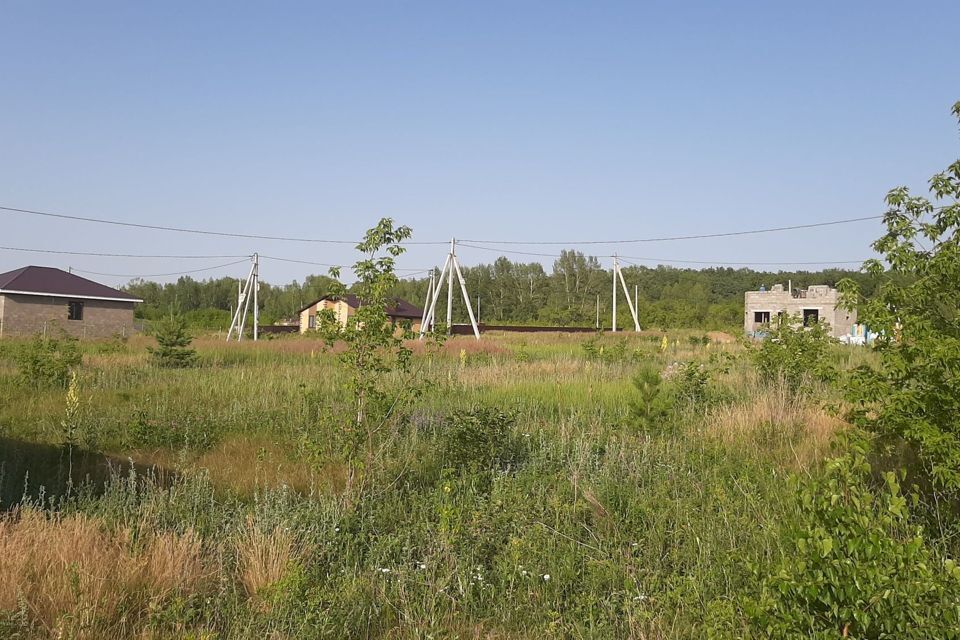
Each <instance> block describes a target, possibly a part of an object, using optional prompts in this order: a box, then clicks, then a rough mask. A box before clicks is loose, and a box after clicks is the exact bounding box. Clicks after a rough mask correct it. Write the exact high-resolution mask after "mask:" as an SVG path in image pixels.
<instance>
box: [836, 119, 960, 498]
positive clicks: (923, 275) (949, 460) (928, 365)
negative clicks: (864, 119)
mask: <svg viewBox="0 0 960 640" xmlns="http://www.w3.org/2000/svg"><path fill="white" fill-rule="evenodd" d="M953 114H954V116H956V117H957V118H958V119H960V102H958V103H957V104H955V105H954V106H953ZM930 192H931V193H932V194H933V198H934V200H933V201H931V200H929V199H927V198H925V197H922V196H914V195H912V194H911V193H910V192H909V191H908V190H907V188H906V187H899V188H896V189H894V190H892V191H891V192H890V193H889V194H887V204H888V205H889V210H888V211H887V213H886V215H885V216H884V223H885V224H886V227H887V232H886V234H884V235H883V236H882V237H881V238H880V239H879V240H877V241H876V242H874V243H873V248H874V249H876V251H877V252H878V253H880V254H881V255H882V257H883V260H885V261H886V263H887V265H888V271H885V269H884V266H883V264H882V263H881V262H880V261H879V260H870V261H868V262H867V263H866V264H865V265H864V266H865V269H866V270H867V271H868V272H870V273H871V274H872V275H874V276H875V277H876V278H878V279H880V280H881V284H880V286H879V288H878V289H877V290H876V292H875V294H874V295H873V296H871V297H870V298H869V299H867V298H864V296H863V295H862V293H861V291H860V289H859V288H858V287H857V285H856V284H855V283H853V282H852V281H850V280H845V281H843V282H842V283H841V288H842V290H843V292H844V295H845V299H846V302H847V304H848V305H849V306H855V307H856V308H857V310H858V315H859V318H860V320H861V322H865V323H866V324H867V326H869V328H870V330H871V331H874V332H878V333H879V337H878V339H877V342H876V349H877V351H878V352H879V354H880V366H879V367H878V368H876V369H871V368H868V367H861V368H860V369H858V370H857V371H856V372H855V375H854V376H853V378H852V380H851V383H850V384H849V385H848V399H849V400H850V401H851V402H852V403H853V406H854V408H853V410H852V412H851V415H850V418H851V420H852V421H853V422H854V423H855V424H857V425H858V426H861V427H864V428H866V429H869V430H871V431H873V432H875V433H879V434H882V435H886V436H893V437H894V438H896V439H901V441H905V442H906V443H909V444H910V445H911V446H912V448H913V449H914V452H915V453H916V454H917V455H918V456H919V459H920V461H921V462H922V463H923V465H924V467H925V470H926V471H927V472H928V474H929V476H930V478H931V479H932V480H933V482H934V484H935V485H936V486H937V487H939V488H940V489H946V490H947V491H948V492H950V493H951V494H952V495H954V496H957V495H960V393H958V389H960V311H958V310H960V203H958V199H960V160H958V161H956V162H954V163H953V164H951V165H950V166H949V167H948V168H947V169H946V170H945V171H944V172H942V173H938V174H937V175H935V176H933V178H931V179H930Z"/></svg>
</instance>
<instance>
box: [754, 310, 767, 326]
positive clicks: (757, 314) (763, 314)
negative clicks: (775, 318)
mask: <svg viewBox="0 0 960 640" xmlns="http://www.w3.org/2000/svg"><path fill="white" fill-rule="evenodd" d="M753 321H754V323H756V324H770V312H769V311H754V312H753Z"/></svg>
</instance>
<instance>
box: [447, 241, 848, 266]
mask: <svg viewBox="0 0 960 640" xmlns="http://www.w3.org/2000/svg"><path fill="white" fill-rule="evenodd" d="M457 246H458V247H467V248H469V249H479V250H481V251H493V252H495V253H507V254H513V255H522V256H535V257H539V258H559V257H561V255H560V254H557V253H539V252H535V251H517V250H513V249H500V248H497V247H480V246H477V245H472V244H466V243H461V242H457ZM599 257H602V258H613V257H614V256H612V255H609V256H599ZM616 257H618V258H619V259H621V260H623V261H624V262H627V263H628V264H633V265H634V266H637V267H639V266H643V265H639V264H634V263H632V262H629V261H630V260H643V261H646V262H661V263H677V264H703V265H745V266H749V265H755V266H778V265H783V266H790V265H822V264H862V263H863V260H819V261H810V262H803V261H798V262H789V261H786V262H752V261H749V260H747V261H736V262H723V261H717V260H674V259H667V258H645V257H640V256H616Z"/></svg>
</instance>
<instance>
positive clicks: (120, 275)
mask: <svg viewBox="0 0 960 640" xmlns="http://www.w3.org/2000/svg"><path fill="white" fill-rule="evenodd" d="M245 262H246V260H245V259H244V260H237V261H236V262H228V263H226V264H218V265H215V266H212V267H204V268H203V269H191V270H190V271H176V272H174V273H100V272H99V271H85V270H84V269H71V271H76V272H77V273H86V274H88V275H94V276H106V277H110V278H160V277H164V276H184V275H187V274H189V273H200V272H202V271H213V270H215V269H223V268H224V267H232V266H234V265H237V264H243V263H245Z"/></svg>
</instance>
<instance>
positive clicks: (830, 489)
mask: <svg viewBox="0 0 960 640" xmlns="http://www.w3.org/2000/svg"><path fill="white" fill-rule="evenodd" d="M870 471H871V470H870V465H869V464H868V463H867V462H866V458H865V452H864V448H863V447H861V446H859V445H857V444H856V443H853V444H852V446H850V453H849V454H847V455H845V456H843V457H840V458H836V459H834V460H831V461H830V462H829V463H828V464H827V465H826V469H825V473H824V475H823V476H822V477H820V478H816V479H812V480H809V481H807V482H805V483H803V484H801V485H800V486H799V496H798V511H799V513H798V517H799V522H800V526H799V527H798V528H797V529H796V530H795V531H794V533H793V534H792V545H793V549H792V551H790V550H788V552H787V553H786V555H785V557H784V559H783V561H782V562H781V564H780V566H777V567H774V568H773V570H772V571H771V572H770V573H769V575H768V576H767V577H765V578H762V582H761V595H760V597H759V598H758V599H756V600H752V601H749V602H747V604H746V607H745V610H746V611H747V612H748V614H749V616H750V618H751V621H752V623H753V625H754V626H755V627H756V628H757V629H759V630H762V631H763V632H765V633H766V634H767V635H768V636H769V637H776V638H788V639H792V638H796V639H797V640H799V639H800V638H811V637H812V638H837V637H839V636H841V635H845V636H848V637H851V638H898V639H902V638H917V639H920V638H958V637H960V604H958V603H960V570H958V568H957V566H956V563H955V562H954V561H953V560H949V559H946V560H941V559H940V558H938V557H937V555H936V554H935V553H934V551H933V550H931V549H930V548H929V547H928V546H927V544H926V541H925V539H924V536H923V532H922V531H921V530H920V529H919V528H916V527H914V526H912V525H911V524H910V522H909V512H908V509H907V501H906V499H905V498H904V496H902V495H901V493H900V484H899V480H898V478H897V475H896V474H894V473H887V474H885V476H884V484H883V486H882V490H881V491H879V493H877V494H874V493H873V491H872V489H871V487H870V486H869V482H870V476H871V473H870Z"/></svg>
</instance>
